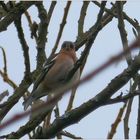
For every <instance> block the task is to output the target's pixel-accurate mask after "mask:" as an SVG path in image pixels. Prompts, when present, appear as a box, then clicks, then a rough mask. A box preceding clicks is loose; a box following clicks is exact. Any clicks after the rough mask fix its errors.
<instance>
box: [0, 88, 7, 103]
mask: <svg viewBox="0 0 140 140" xmlns="http://www.w3.org/2000/svg"><path fill="white" fill-rule="evenodd" d="M8 95H9V92H8V90H6V91H4V92H2V93H0V102H1V101H2V100H3V98H4V97H5V96H8Z"/></svg>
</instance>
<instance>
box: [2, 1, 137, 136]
mask: <svg viewBox="0 0 140 140" xmlns="http://www.w3.org/2000/svg"><path fill="white" fill-rule="evenodd" d="M44 4H45V7H46V9H48V7H49V6H50V1H47V2H44ZM65 5H66V2H65V1H59V2H57V4H56V7H55V10H54V13H53V16H52V19H51V22H50V25H49V30H48V31H49V33H48V42H47V43H46V53H47V56H48V55H49V53H50V51H51V48H52V47H53V46H54V42H55V40H56V37H57V33H58V29H59V26H60V22H61V19H62V16H63V11H64V7H65ZM81 6H82V2H80V1H73V2H72V5H71V8H70V11H69V16H68V19H67V24H66V26H65V28H64V32H63V36H62V38H61V41H60V43H59V46H61V44H62V43H63V41H65V40H70V41H75V40H76V36H77V25H78V19H79V14H80V8H81ZM107 7H110V4H109V2H108V3H107ZM139 9H140V2H138V1H128V2H127V4H125V6H124V10H125V12H126V13H127V14H128V15H129V16H130V17H131V18H136V19H137V20H138V21H140V14H139ZM28 11H29V13H30V14H31V15H32V19H33V20H35V21H36V22H37V23H39V19H38V13H37V10H36V8H35V7H34V6H33V7H31V8H30V9H29V10H28ZM98 12H99V8H98V7H97V6H95V5H94V4H93V3H92V2H91V3H90V5H89V7H88V11H87V16H86V19H85V26H84V31H86V30H88V29H89V28H90V27H91V26H92V25H93V23H95V21H96V18H97V13H98ZM22 22H23V27H24V33H25V37H26V39H27V42H28V45H29V47H30V59H31V69H32V70H34V68H35V64H36V63H35V62H36V49H35V47H36V44H35V41H34V40H32V39H31V38H30V31H29V27H28V22H27V20H26V18H25V16H22ZM125 23H126V26H125V27H126V30H127V33H128V41H129V43H131V42H132V41H133V40H134V35H133V32H132V26H131V25H130V24H129V23H127V22H125ZM117 24H118V21H117V19H115V18H114V19H113V21H112V22H111V23H109V24H108V25H107V26H106V27H105V28H103V29H102V30H101V31H100V33H99V34H98V36H97V38H96V40H95V42H94V44H93V47H92V49H91V51H90V54H89V57H88V61H87V64H86V66H85V69H84V72H83V75H82V76H84V75H86V74H87V73H89V72H90V71H92V70H94V69H95V68H97V67H98V66H100V65H101V64H103V63H104V62H105V61H106V60H108V59H109V58H110V57H111V56H113V55H115V54H117V52H120V51H121V50H122V44H121V39H120V34H119V31H118V25H117ZM0 46H2V47H4V49H5V51H6V55H7V62H8V74H9V77H10V78H11V79H12V80H13V81H15V82H16V83H17V84H19V83H20V82H21V80H22V78H23V74H24V61H23V53H22V49H21V45H20V43H19V40H18V37H17V32H16V29H15V27H14V24H11V25H10V26H9V27H8V30H7V31H5V32H2V33H1V34H0ZM59 49H60V47H59ZM59 49H58V51H59ZM81 51H82V49H80V50H79V51H78V52H77V55H78V56H80V54H81ZM136 53H137V52H136ZM136 53H135V54H136ZM1 54H2V53H1V52H0V69H2V68H3V60H2V55H1ZM135 54H134V53H133V56H134V55H135ZM126 67H127V64H126V62H125V60H123V61H121V62H119V63H117V64H114V65H113V66H111V67H109V68H108V69H106V70H105V71H104V72H102V73H100V74H99V75H98V76H96V77H95V78H94V79H92V81H89V82H88V83H86V84H85V85H84V86H82V87H79V88H78V90H77V94H76V97H75V101H74V107H78V106H79V105H81V104H82V103H83V102H86V101H88V100H89V99H90V98H92V97H94V96H95V95H96V94H98V93H99V92H100V91H101V90H102V89H103V88H104V87H106V86H107V85H108V83H109V82H110V81H111V80H112V79H113V78H114V77H115V76H117V75H118V74H119V73H121V72H122V71H123V70H124V69H125V68H126ZM128 85H129V84H127V85H126V86H124V87H123V88H122V89H121V90H119V91H118V92H117V93H116V94H115V95H119V94H120V92H124V93H126V92H127V89H128ZM6 89H8V90H9V92H10V95H12V94H13V90H12V89H11V87H9V85H7V84H6V83H4V82H3V81H2V78H1V77H0V93H1V92H3V91H4V90H6ZM30 89H32V87H31V88H30ZM5 100H6V99H5ZM68 100H69V95H67V96H65V97H64V98H63V99H62V100H61V101H60V102H59V105H60V108H61V115H62V114H63V113H64V111H65V108H64V107H65V106H66V104H67V103H68ZM22 102H23V100H22V99H21V100H20V101H19V103H18V104H16V105H15V106H14V107H13V108H12V110H11V111H10V112H9V113H8V114H7V116H6V118H5V120H6V119H9V118H10V117H12V115H14V114H16V113H19V112H22V111H23V106H22ZM137 104H138V102H137V98H135V100H134V104H133V106H132V113H131V117H130V123H129V125H130V138H135V133H136V119H137ZM122 105H123V104H122V103H120V104H116V105H109V106H104V107H101V108H98V109H97V110H96V111H94V112H93V113H91V114H90V115H88V116H86V117H85V118H84V119H82V120H81V121H80V122H78V123H77V124H75V125H72V126H70V127H68V128H66V130H67V131H69V132H71V133H73V134H75V135H76V136H81V137H83V138H106V137H107V134H108V132H109V130H110V128H111V124H112V123H113V121H114V120H115V117H116V115H117V113H118V111H119V109H120V107H122ZM27 120H28V117H26V118H25V119H23V120H22V121H20V122H17V123H15V124H14V125H12V126H10V127H8V128H6V129H5V130H3V131H2V132H1V133H2V134H7V133H9V132H11V130H13V131H16V130H17V129H18V128H19V127H20V126H21V125H23V124H25V122H27ZM123 134H124V132H123V121H122V122H121V124H120V125H119V127H118V129H117V133H116V135H115V137H114V138H124V136H123Z"/></svg>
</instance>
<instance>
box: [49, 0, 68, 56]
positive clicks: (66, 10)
mask: <svg viewBox="0 0 140 140" xmlns="http://www.w3.org/2000/svg"><path fill="white" fill-rule="evenodd" d="M70 5H71V1H68V2H67V4H66V7H65V8H64V15H63V18H62V22H61V24H60V29H59V32H58V35H57V39H56V42H55V45H54V47H53V49H52V52H51V55H50V58H51V57H52V56H53V55H54V53H55V51H56V49H57V47H58V45H59V41H60V39H61V36H62V33H63V29H64V27H65V24H66V19H67V16H68V12H69V9H70Z"/></svg>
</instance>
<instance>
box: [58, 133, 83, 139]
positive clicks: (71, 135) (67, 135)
mask: <svg viewBox="0 0 140 140" xmlns="http://www.w3.org/2000/svg"><path fill="white" fill-rule="evenodd" d="M60 134H61V135H63V136H66V137H68V138H71V139H83V138H81V137H77V136H75V135H73V134H71V133H69V132H67V131H61V132H60Z"/></svg>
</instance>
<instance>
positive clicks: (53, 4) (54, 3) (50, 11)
mask: <svg viewBox="0 0 140 140" xmlns="http://www.w3.org/2000/svg"><path fill="white" fill-rule="evenodd" d="M56 3H57V1H52V2H51V5H50V8H49V11H48V17H47V18H48V24H49V23H50V20H51V17H52V14H53V11H54V8H55V6H56Z"/></svg>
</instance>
